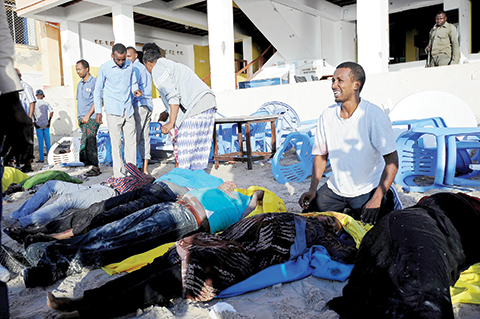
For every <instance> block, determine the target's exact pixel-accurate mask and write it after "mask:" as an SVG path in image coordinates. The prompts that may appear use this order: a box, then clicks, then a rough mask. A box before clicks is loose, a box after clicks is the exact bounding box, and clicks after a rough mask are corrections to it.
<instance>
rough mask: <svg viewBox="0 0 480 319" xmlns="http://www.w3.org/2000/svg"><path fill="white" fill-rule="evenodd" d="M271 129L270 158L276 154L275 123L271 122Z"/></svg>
mask: <svg viewBox="0 0 480 319" xmlns="http://www.w3.org/2000/svg"><path fill="white" fill-rule="evenodd" d="M271 127H272V157H273V155H275V153H276V152H277V131H276V129H275V121H272V122H271Z"/></svg>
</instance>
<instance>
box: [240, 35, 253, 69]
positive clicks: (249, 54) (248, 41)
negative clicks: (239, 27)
mask: <svg viewBox="0 0 480 319" xmlns="http://www.w3.org/2000/svg"><path fill="white" fill-rule="evenodd" d="M242 48H243V59H244V60H247V64H248V63H250V62H252V61H253V50H252V38H251V37H246V38H244V39H242ZM251 72H252V66H250V75H252V73H251Z"/></svg>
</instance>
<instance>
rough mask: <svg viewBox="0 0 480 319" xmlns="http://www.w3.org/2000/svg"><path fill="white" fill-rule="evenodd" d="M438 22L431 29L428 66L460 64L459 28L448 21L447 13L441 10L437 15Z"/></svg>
mask: <svg viewBox="0 0 480 319" xmlns="http://www.w3.org/2000/svg"><path fill="white" fill-rule="evenodd" d="M435 21H436V24H435V25H434V26H433V28H432V29H431V30H430V34H429V37H428V46H427V47H426V49H425V51H426V52H427V54H428V57H427V67H433V66H442V65H450V64H458V61H460V47H459V45H458V35H457V28H455V26H454V25H453V24H450V23H448V22H447V14H446V13H445V11H440V12H438V13H437V16H436V17H435Z"/></svg>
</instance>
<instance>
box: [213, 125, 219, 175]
mask: <svg viewBox="0 0 480 319" xmlns="http://www.w3.org/2000/svg"><path fill="white" fill-rule="evenodd" d="M217 155H218V144H217V124H214V125H213V159H214V161H215V169H218V166H219V163H218V159H216V157H217Z"/></svg>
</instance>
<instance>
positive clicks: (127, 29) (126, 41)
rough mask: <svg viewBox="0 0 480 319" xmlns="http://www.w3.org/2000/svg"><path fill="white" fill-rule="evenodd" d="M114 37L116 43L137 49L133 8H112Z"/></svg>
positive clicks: (122, 5)
mask: <svg viewBox="0 0 480 319" xmlns="http://www.w3.org/2000/svg"><path fill="white" fill-rule="evenodd" d="M112 24H113V36H114V37H115V43H122V44H123V45H124V46H126V47H128V46H132V47H135V28H134V24H133V6H128V5H124V4H119V5H116V6H113V7H112Z"/></svg>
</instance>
